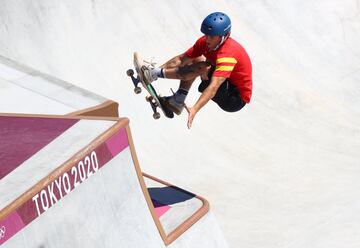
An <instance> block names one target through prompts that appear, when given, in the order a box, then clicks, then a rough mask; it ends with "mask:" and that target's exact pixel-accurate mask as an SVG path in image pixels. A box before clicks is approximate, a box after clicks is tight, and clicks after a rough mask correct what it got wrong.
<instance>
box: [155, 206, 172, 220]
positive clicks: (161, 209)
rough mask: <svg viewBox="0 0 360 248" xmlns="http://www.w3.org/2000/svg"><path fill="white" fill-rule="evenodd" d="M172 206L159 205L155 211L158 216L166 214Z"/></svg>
mask: <svg viewBox="0 0 360 248" xmlns="http://www.w3.org/2000/svg"><path fill="white" fill-rule="evenodd" d="M170 208H171V207H170V206H162V207H157V208H155V213H156V215H157V217H159V218H160V217H161V216H162V215H164V214H165V213H166V212H167V211H168V210H169V209H170Z"/></svg>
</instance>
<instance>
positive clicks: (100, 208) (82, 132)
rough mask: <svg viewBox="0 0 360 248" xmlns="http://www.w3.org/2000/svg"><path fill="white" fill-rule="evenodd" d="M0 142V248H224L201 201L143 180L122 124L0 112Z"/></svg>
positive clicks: (155, 181)
mask: <svg viewBox="0 0 360 248" xmlns="http://www.w3.org/2000/svg"><path fill="white" fill-rule="evenodd" d="M0 139H1V141H2V142H1V143H0V150H1V166H0V230H1V233H0V245H1V246H2V247H36V248H39V247H62V248H63V247H154V248H155V247H156V248H159V247H166V246H169V247H210V248H211V247H226V243H225V240H224V238H223V236H222V234H221V232H220V230H219V229H218V227H217V224H216V221H215V219H214V217H213V216H212V214H211V213H209V212H208V210H209V205H208V202H207V201H206V200H205V199H203V198H201V197H199V196H196V195H195V194H192V193H190V192H188V191H185V190H182V189H180V188H178V187H175V186H173V185H171V184H169V183H166V182H164V181H162V180H159V179H157V178H155V177H152V176H150V175H143V174H142V172H141V170H140V167H139V164H138V160H137V156H136V153H135V149H134V145H133V142H132V138H131V133H130V128H129V121H128V119H126V118H120V119H119V118H100V117H96V118H91V117H70V116H67V117H65V116H56V115H51V116H50V115H19V114H3V115H0ZM144 178H145V179H144Z"/></svg>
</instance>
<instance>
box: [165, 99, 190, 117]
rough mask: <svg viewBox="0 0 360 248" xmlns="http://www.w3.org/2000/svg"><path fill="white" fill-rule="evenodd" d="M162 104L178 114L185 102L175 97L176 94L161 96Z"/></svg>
mask: <svg viewBox="0 0 360 248" xmlns="http://www.w3.org/2000/svg"><path fill="white" fill-rule="evenodd" d="M162 104H163V105H164V106H165V107H166V108H168V109H170V110H171V111H173V112H174V113H175V114H177V115H180V114H181V112H182V111H183V109H184V107H185V103H184V102H182V101H179V99H177V97H176V94H174V95H172V96H165V97H162Z"/></svg>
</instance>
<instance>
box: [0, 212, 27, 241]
mask: <svg viewBox="0 0 360 248" xmlns="http://www.w3.org/2000/svg"><path fill="white" fill-rule="evenodd" d="M23 227H25V224H24V222H23V221H22V219H21V217H20V216H19V215H18V213H17V212H13V213H12V214H10V215H9V216H8V217H7V218H6V219H5V220H3V221H0V228H1V229H2V235H3V236H0V245H2V244H3V243H5V241H7V240H8V239H10V238H11V237H12V236H14V235H15V234H16V233H17V232H18V231H20V230H21V229H22V228H23ZM1 237H2V238H1Z"/></svg>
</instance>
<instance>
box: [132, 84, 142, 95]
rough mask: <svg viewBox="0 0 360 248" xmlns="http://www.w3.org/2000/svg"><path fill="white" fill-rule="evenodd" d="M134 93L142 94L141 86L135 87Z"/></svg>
mask: <svg viewBox="0 0 360 248" xmlns="http://www.w3.org/2000/svg"><path fill="white" fill-rule="evenodd" d="M134 92H135V94H140V93H141V88H140V87H139V86H137V87H135V89H134Z"/></svg>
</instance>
